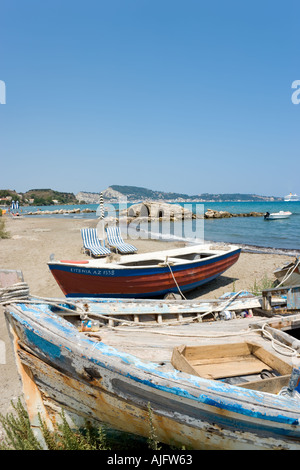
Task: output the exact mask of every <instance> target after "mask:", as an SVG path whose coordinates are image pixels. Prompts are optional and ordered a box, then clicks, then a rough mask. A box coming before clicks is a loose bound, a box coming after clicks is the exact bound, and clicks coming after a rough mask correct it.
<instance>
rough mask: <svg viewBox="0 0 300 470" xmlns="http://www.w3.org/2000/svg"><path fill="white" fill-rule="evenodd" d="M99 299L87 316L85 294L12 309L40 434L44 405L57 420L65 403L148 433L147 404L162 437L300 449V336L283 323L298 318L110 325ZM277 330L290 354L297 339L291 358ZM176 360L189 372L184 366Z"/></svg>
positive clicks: (79, 420)
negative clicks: (101, 312) (73, 299)
mask: <svg viewBox="0 0 300 470" xmlns="http://www.w3.org/2000/svg"><path fill="white" fill-rule="evenodd" d="M96 304H97V301H96V300H95V301H94V302H91V303H89V309H88V315H87V313H86V306H85V302H83V301H82V302H81V303H79V304H78V303H75V302H74V304H71V303H69V304H68V303H67V301H66V300H65V299H64V300H61V301H60V302H58V301H56V302H44V303H42V302H41V301H38V300H36V301H35V303H34V301H33V300H31V301H28V302H18V303H15V304H10V305H8V306H7V307H6V310H5V316H6V320H7V324H8V329H9V332H10V334H11V337H12V339H13V345H14V351H15V357H16V362H17V365H18V370H19V373H20V375H21V378H22V383H23V390H24V397H25V400H26V404H27V409H28V413H29V416H30V419H31V423H32V425H33V426H34V427H35V429H36V431H37V432H38V426H39V420H38V414H39V413H40V414H41V415H42V417H43V418H44V419H45V421H46V423H47V424H48V426H49V427H51V423H53V420H57V419H59V413H60V410H61V408H63V409H64V412H65V415H66V416H67V417H68V419H70V420H73V421H74V422H75V423H76V424H77V425H79V424H83V421H85V420H88V421H90V422H91V423H99V422H104V423H108V424H109V425H110V426H111V427H113V428H115V429H119V430H124V431H127V432H131V433H134V434H137V435H141V436H147V437H148V436H149V420H148V417H149V416H148V413H149V406H150V408H151V410H152V423H153V425H154V427H155V432H156V435H157V437H158V439H159V440H160V441H161V442H164V443H167V444H172V445H176V446H180V447H181V448H182V446H185V448H186V449H255V450H257V449H298V450H299V449H300V400H299V397H300V395H299V393H298V390H297V386H296V383H294V382H295V380H294V378H295V377H296V378H297V380H298V379H299V374H298V375H297V372H299V370H298V369H297V367H295V365H293V357H296V356H293V354H298V351H299V350H300V342H299V341H298V340H297V339H295V338H294V337H292V336H290V335H289V334H288V333H287V332H283V331H281V330H280V329H278V328H280V327H281V328H282V326H283V325H286V327H287V329H288V328H291V325H294V326H298V327H299V324H300V320H299V317H298V316H294V317H293V319H292V318H291V317H290V316H289V317H287V318H285V319H284V320H283V319H282V318H280V319H279V321H278V322H277V325H276V326H275V329H274V328H273V326H274V324H275V320H273V319H272V320H270V319H269V320H268V319H265V318H262V320H261V321H260V322H258V321H257V318H254V317H252V318H244V319H236V320H234V319H233V320H231V321H219V322H203V323H198V322H193V323H187V324H184V323H182V324H181V325H180V326H178V325H177V326H163V327H158V326H157V325H156V326H149V325H147V324H144V325H143V326H142V327H136V326H135V327H129V326H125V325H124V324H123V323H120V326H119V327H114V328H111V327H109V325H108V324H107V323H102V325H103V326H101V320H102V319H101V317H100V316H99V315H98V313H97V309H95V311H94V312H93V307H94V306H95V305H96ZM267 321H272V322H273V323H272V324H269V325H268V323H267ZM89 322H90V326H88V323H89ZM96 322H99V323H98V326H97V324H96ZM93 325H94V327H93ZM270 325H272V326H270ZM97 329H98V331H92V330H97ZM79 330H80V331H79ZM274 332H275V333H276V339H277V341H278V339H280V338H281V335H282V338H283V340H282V341H281V343H280V344H281V347H282V348H287V347H289V348H290V349H289V350H288V351H289V352H291V346H292V348H293V352H291V356H288V355H287V349H283V350H282V351H280V348H279V346H278V345H277V347H276V348H275V349H274V348H273V346H274V341H273V340H272V341H270V340H269V336H270V335H272V334H274ZM266 335H267V336H266ZM287 338H288V339H287ZM241 343H243V344H241ZM250 343H251V344H250ZM288 344H290V346H288ZM182 345H184V346H182ZM189 348H191V349H189ZM222 350H224V351H225V352H226V353H224V354H223V353H222ZM175 354H177V358H176V360H175V359H174V355H175ZM172 355H173V359H172ZM180 355H181V358H180V357H179V356H180ZM197 355H198V356H197ZM196 356H197V357H196ZM180 359H182V360H184V362H185V363H187V362H189V363H190V365H191V366H192V370H187V371H186V368H185V367H182V364H181V363H180ZM178 361H179V363H178ZM193 361H194V362H193ZM195 361H196V362H197V361H198V365H195ZM199 362H201V364H200V366H201V367H202V369H201V367H200V368H199V367H198V366H199ZM225 363H226V364H225ZM244 365H245V367H244ZM195 368H196V369H197V370H196V373H195V372H194V371H195ZM216 368H217V369H216ZM180 369H181V370H180ZM228 369H230V372H229V373H226V371H228ZM203 370H205V373H203ZM216 370H217V372H216ZM295 374H296V375H295ZM236 376H239V378H238V380H237V377H236ZM265 377H266V378H265ZM229 378H230V380H231V383H230V381H229V383H226V382H228V379H229ZM233 379H235V382H234V381H233V382H232V380H233ZM297 380H296V382H297Z"/></svg>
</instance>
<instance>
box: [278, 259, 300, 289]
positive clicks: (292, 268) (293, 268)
mask: <svg viewBox="0 0 300 470" xmlns="http://www.w3.org/2000/svg"><path fill="white" fill-rule="evenodd" d="M299 263H300V258H299V259H298V261H297V263H296V264H295V265H294V266H291V267H290V268H289V269H288V271H287V273H286V275H285V276H284V278H283V279H282V281H281V282H280V283H279V284H278V285H277V286H276V287H280V286H281V285H282V284H283V283H284V282H286V281H287V279H288V278H289V277H290V276H291V275H292V274H293V272H294V271H295V269H296V268H297V267H298V266H299ZM290 269H291V272H289V271H290Z"/></svg>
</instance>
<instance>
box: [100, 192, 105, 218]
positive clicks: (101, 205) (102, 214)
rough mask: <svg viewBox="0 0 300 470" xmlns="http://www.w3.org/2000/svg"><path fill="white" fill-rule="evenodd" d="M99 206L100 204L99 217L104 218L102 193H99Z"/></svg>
mask: <svg viewBox="0 0 300 470" xmlns="http://www.w3.org/2000/svg"><path fill="white" fill-rule="evenodd" d="M99 206H100V219H104V200H103V194H102V193H100V199H99Z"/></svg>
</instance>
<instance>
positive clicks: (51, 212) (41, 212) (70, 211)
mask: <svg viewBox="0 0 300 470" xmlns="http://www.w3.org/2000/svg"><path fill="white" fill-rule="evenodd" d="M83 212H96V211H94V210H92V209H88V208H87V209H82V210H81V209H80V208H74V209H54V210H46V211H44V210H41V209H39V210H37V211H32V212H24V213H23V215H54V214H80V213H83Z"/></svg>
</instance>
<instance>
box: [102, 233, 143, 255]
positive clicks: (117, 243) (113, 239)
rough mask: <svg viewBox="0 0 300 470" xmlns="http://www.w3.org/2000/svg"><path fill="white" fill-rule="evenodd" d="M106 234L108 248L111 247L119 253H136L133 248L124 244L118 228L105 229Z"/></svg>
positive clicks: (135, 249)
mask: <svg viewBox="0 0 300 470" xmlns="http://www.w3.org/2000/svg"><path fill="white" fill-rule="evenodd" d="M106 234H107V242H108V244H109V246H111V247H112V248H115V249H116V250H117V251H119V252H120V253H136V252H137V248H136V247H135V246H133V245H130V244H129V243H125V242H124V240H123V238H122V235H121V231H120V227H107V229H106Z"/></svg>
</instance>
